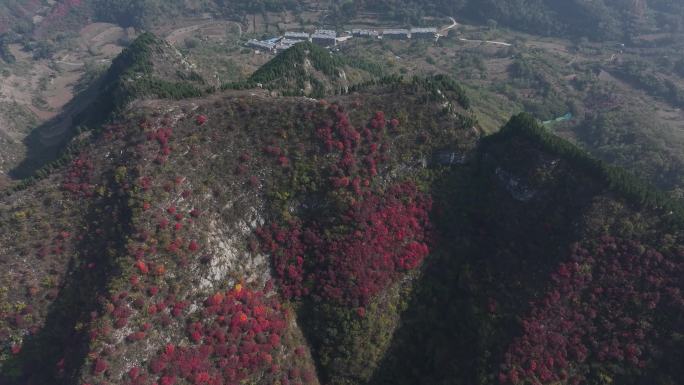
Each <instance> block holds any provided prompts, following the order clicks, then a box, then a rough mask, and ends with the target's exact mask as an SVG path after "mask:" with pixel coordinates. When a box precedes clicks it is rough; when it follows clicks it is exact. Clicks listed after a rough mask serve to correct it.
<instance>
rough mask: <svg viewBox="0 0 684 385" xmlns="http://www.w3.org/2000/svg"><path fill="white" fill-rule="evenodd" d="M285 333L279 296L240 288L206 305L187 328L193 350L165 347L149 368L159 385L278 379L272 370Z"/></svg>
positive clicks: (220, 294) (285, 322) (283, 313)
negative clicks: (266, 376) (197, 318)
mask: <svg viewBox="0 0 684 385" xmlns="http://www.w3.org/2000/svg"><path fill="white" fill-rule="evenodd" d="M286 327H287V320H286V314H285V312H284V310H283V309H282V308H281V306H280V304H279V303H278V302H277V297H276V296H272V295H267V294H266V293H264V292H263V291H257V290H250V289H248V288H244V287H242V285H236V287H235V288H234V289H232V290H229V291H226V292H217V293H214V294H212V295H211V296H209V297H208V298H207V299H206V300H205V302H204V310H203V311H202V314H201V317H200V318H199V321H195V322H190V323H188V324H187V333H188V337H189V340H190V341H191V344H190V345H188V346H177V345H174V344H167V345H166V346H164V347H163V348H162V349H161V350H160V351H159V352H158V354H157V356H156V357H155V358H153V359H152V360H151V361H150V362H149V365H148V367H149V370H150V372H151V373H153V374H155V375H156V376H158V377H159V380H158V382H159V384H164V383H168V384H174V383H176V382H178V381H183V382H184V381H187V382H189V383H193V384H217V383H221V384H223V383H227V384H228V383H229V384H232V383H241V382H249V380H250V379H254V378H263V377H262V376H264V375H270V376H275V375H277V374H278V373H272V372H271V370H270V369H271V368H272V362H273V357H274V355H277V354H279V349H280V336H281V334H283V333H284V331H285V328H286ZM255 376H256V377H255Z"/></svg>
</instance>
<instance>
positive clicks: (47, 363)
mask: <svg viewBox="0 0 684 385" xmlns="http://www.w3.org/2000/svg"><path fill="white" fill-rule="evenodd" d="M117 199H121V198H116V197H115V198H109V199H108V200H105V201H102V202H98V203H94V204H91V205H90V206H89V207H88V213H87V215H86V217H85V218H84V220H85V222H86V223H88V224H89V225H88V226H89V227H88V229H87V230H85V233H84V234H83V235H84V238H83V240H82V241H80V242H78V243H77V244H76V245H75V250H77V254H76V255H74V257H73V258H72V259H71V260H70V262H69V267H68V269H67V271H66V274H65V276H64V277H65V278H64V281H63V282H62V283H61V286H60V288H59V294H58V297H57V298H56V299H55V300H54V302H53V303H52V304H51V305H50V306H49V309H48V314H47V317H46V320H45V323H44V326H43V328H42V329H41V330H39V331H38V332H37V333H36V334H34V335H28V336H26V337H25V338H24V342H23V345H22V349H21V351H20V352H19V354H17V355H14V356H12V357H10V358H9V359H8V360H7V361H6V362H5V363H3V366H2V367H1V368H0V384H2V385H43V384H51V385H76V384H78V383H79V382H78V376H79V374H80V373H81V371H82V369H83V365H84V363H85V362H86V358H87V354H88V351H89V341H90V336H89V325H90V321H91V319H92V316H91V314H92V313H93V312H97V311H98V310H99V303H98V298H100V297H101V296H104V295H106V294H107V284H108V282H109V279H111V278H112V277H116V276H117V275H118V272H117V271H116V267H115V261H114V259H113V258H112V257H111V256H110V254H111V253H110V252H105V250H117V253H118V252H119V251H121V250H123V248H124V247H125V234H126V233H127V231H128V230H129V228H128V224H129V222H130V215H131V214H130V212H129V209H128V207H127V206H126V205H125V199H121V201H117ZM121 202H124V203H121ZM105 207H106V208H107V210H106V211H107V215H103V208H105ZM99 229H101V230H104V231H100V232H99V233H98V231H97V230H99ZM61 360H63V362H62V364H60V361H61ZM60 367H61V368H62V369H61V370H60ZM85 370H86V371H87V370H90V368H85Z"/></svg>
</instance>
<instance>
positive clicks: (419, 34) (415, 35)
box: [411, 28, 437, 39]
mask: <svg viewBox="0 0 684 385" xmlns="http://www.w3.org/2000/svg"><path fill="white" fill-rule="evenodd" d="M436 36H437V28H411V39H434V38H435V37H436Z"/></svg>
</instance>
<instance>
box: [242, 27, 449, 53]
mask: <svg viewBox="0 0 684 385" xmlns="http://www.w3.org/2000/svg"><path fill="white" fill-rule="evenodd" d="M352 37H358V38H374V39H390V40H409V39H428V40H437V39H438V38H439V35H438V34H437V28H411V29H384V30H371V29H353V30H352V31H351V32H345V33H343V34H341V35H339V36H338V34H337V32H336V31H334V30H329V29H317V30H315V31H314V33H312V34H309V33H307V32H285V35H283V36H280V37H275V38H272V39H267V40H256V39H251V40H249V41H248V42H247V46H248V47H252V48H255V49H258V50H262V51H268V52H280V51H284V50H286V49H288V48H290V47H292V46H293V45H295V44H297V43H300V42H303V41H310V42H312V43H314V44H318V45H320V46H323V47H335V46H336V45H338V44H339V43H341V42H343V41H346V40H349V39H351V38H352Z"/></svg>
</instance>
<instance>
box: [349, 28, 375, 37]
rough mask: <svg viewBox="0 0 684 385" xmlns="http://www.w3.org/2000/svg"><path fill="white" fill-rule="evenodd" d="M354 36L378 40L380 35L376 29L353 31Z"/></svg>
mask: <svg viewBox="0 0 684 385" xmlns="http://www.w3.org/2000/svg"><path fill="white" fill-rule="evenodd" d="M352 36H354V37H371V38H377V37H378V36H380V33H379V32H378V31H376V30H374V29H352Z"/></svg>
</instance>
